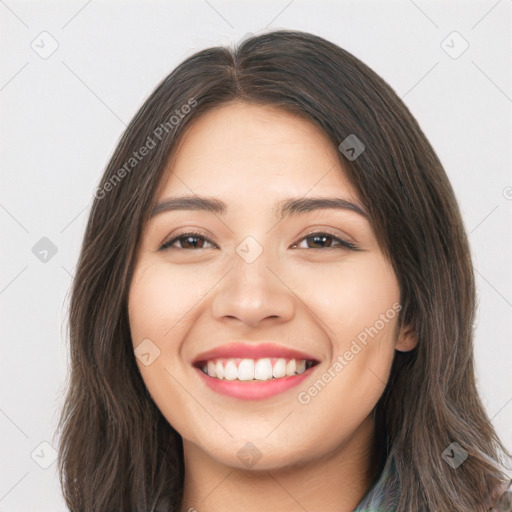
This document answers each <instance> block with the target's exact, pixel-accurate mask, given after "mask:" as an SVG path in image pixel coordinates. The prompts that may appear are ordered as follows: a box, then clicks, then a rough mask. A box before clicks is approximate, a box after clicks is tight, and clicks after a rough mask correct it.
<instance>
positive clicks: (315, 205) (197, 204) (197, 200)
mask: <svg viewBox="0 0 512 512" xmlns="http://www.w3.org/2000/svg"><path fill="white" fill-rule="evenodd" d="M227 209H228V207H227V204H226V203H224V201H221V200H220V199H216V198H213V197H202V196H181V197H169V198H167V199H164V200H163V201H162V202H160V203H158V204H157V205H156V206H155V207H154V208H153V210H152V211H151V215H150V218H153V217H155V216H156V215H158V214H160V213H163V212H168V211H174V210H198V211H206V212H211V213H215V214H219V215H224V214H225V213H226V212H227ZM321 209H324V210H325V209H334V210H349V211H352V212H355V213H358V214H359V215H361V216H363V217H364V218H366V219H368V212H367V211H366V209H365V208H364V207H363V206H361V205H359V204H356V203H353V202H351V201H348V200H346V199H342V198H340V197H308V198H306V197H298V198H291V199H283V200H281V201H279V202H278V203H277V204H276V206H275V207H274V209H273V212H274V215H275V216H276V217H277V218H279V219H280V220H281V219H283V218H284V217H286V216H289V215H297V214H301V213H307V212H312V211H315V210H321Z"/></svg>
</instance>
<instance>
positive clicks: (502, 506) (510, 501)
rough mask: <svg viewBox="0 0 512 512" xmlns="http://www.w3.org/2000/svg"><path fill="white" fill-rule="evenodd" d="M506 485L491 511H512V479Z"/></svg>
mask: <svg viewBox="0 0 512 512" xmlns="http://www.w3.org/2000/svg"><path fill="white" fill-rule="evenodd" d="M506 485H507V486H506V488H505V490H504V491H503V493H502V494H501V495H500V497H499V498H498V500H497V501H496V503H495V505H494V507H493V508H492V509H490V512H512V480H510V482H509V483H508V484H506Z"/></svg>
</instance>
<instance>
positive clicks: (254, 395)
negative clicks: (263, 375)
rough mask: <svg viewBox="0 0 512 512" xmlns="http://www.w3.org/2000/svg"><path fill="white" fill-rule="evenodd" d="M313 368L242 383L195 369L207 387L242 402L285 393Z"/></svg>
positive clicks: (307, 375) (306, 376) (301, 380)
mask: <svg viewBox="0 0 512 512" xmlns="http://www.w3.org/2000/svg"><path fill="white" fill-rule="evenodd" d="M316 366H317V365H315V366H312V367H311V368H308V369H307V370H306V371H304V372H303V373H301V374H298V375H291V376H289V377H282V378H279V379H270V380H262V381H240V380H224V379H216V378H215V377H210V376H209V375H207V374H206V373H204V372H203V371H202V370H200V369H199V368H194V369H195V370H196V371H197V372H199V375H200V376H201V378H202V379H203V380H204V382H205V383H206V385H207V386H208V387H209V388H210V389H212V390H213V391H216V392H217V393H221V394H223V395H228V396H231V397H234V398H240V399H242V400H261V399H262V398H268V397H271V396H274V395H278V394H279V393H283V392H285V391H287V390H288V389H291V388H294V387H295V386H298V385H299V384H300V383H302V382H304V381H305V380H306V379H307V378H308V377H309V376H310V375H311V372H312V370H313V369H314V368H315V367H316Z"/></svg>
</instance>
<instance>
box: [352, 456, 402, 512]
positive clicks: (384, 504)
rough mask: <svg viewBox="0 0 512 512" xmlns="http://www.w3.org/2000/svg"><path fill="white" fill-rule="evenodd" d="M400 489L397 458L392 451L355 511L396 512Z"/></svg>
mask: <svg viewBox="0 0 512 512" xmlns="http://www.w3.org/2000/svg"><path fill="white" fill-rule="evenodd" d="M400 489H401V487H400V479H399V478H398V471H397V469H396V465H395V458H394V456H393V452H391V453H390V454H389V456H388V458H387V460H386V464H385V465H384V468H383V470H382V472H381V474H380V476H379V479H378V480H377V482H376V483H375V485H373V487H372V488H371V489H370V491H369V492H368V493H367V494H366V496H365V497H364V498H363V499H362V501H361V502H360V503H359V505H358V506H357V507H356V508H355V509H354V512H395V511H396V506H397V504H398V498H399V497H400Z"/></svg>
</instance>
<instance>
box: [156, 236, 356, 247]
mask: <svg viewBox="0 0 512 512" xmlns="http://www.w3.org/2000/svg"><path fill="white" fill-rule="evenodd" d="M315 235H316V236H318V235H327V236H328V237H330V238H333V239H334V240H335V241H336V242H338V246H337V247H325V248H323V249H322V248H321V247H316V248H313V249H309V250H314V249H316V250H329V249H337V248H338V249H349V250H352V251H358V250H359V249H358V247H357V246H356V245H355V244H353V243H352V242H349V241H348V240H344V239H343V238H339V237H337V236H335V235H334V234H332V233H329V232H327V231H313V232H312V233H308V234H307V235H306V236H304V237H302V238H301V239H300V240H299V242H302V241H303V240H306V239H307V238H310V237H313V236H315ZM187 237H197V238H203V239H204V240H206V241H207V242H208V243H210V244H212V245H215V244H214V243H213V242H212V241H211V240H210V239H209V238H207V237H205V236H204V235H202V234H201V233H197V232H190V233H182V234H181V235H178V236H176V237H174V238H172V239H171V240H169V241H168V242H165V243H164V244H163V245H162V246H161V247H160V249H159V250H160V251H165V250H169V249H178V250H182V251H187V250H192V251H193V250H198V249H183V248H179V247H172V245H174V243H175V242H176V241H178V240H180V239H182V238H187ZM297 245H298V243H295V244H293V247H296V246H297Z"/></svg>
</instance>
